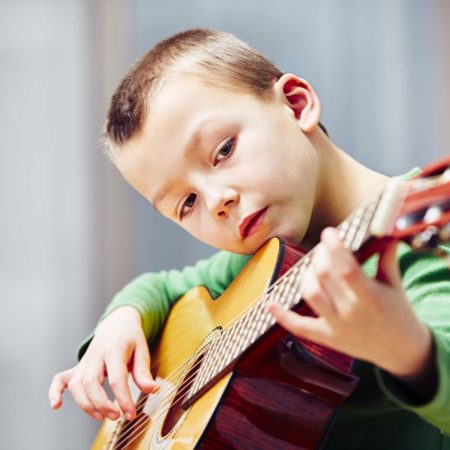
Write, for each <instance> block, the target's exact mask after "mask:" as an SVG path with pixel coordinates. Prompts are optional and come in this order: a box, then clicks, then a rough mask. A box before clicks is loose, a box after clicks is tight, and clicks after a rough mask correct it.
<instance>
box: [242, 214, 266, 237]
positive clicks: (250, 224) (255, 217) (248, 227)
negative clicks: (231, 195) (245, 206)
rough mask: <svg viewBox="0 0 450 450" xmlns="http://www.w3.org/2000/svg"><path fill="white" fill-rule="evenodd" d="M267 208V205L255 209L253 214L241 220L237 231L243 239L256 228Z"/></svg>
mask: <svg viewBox="0 0 450 450" xmlns="http://www.w3.org/2000/svg"><path fill="white" fill-rule="evenodd" d="M267 208H268V206H266V207H265V208H263V209H260V210H259V211H256V212H255V213H253V214H250V215H249V216H247V217H246V218H245V219H244V220H243V221H242V222H241V224H240V225H239V232H240V234H241V238H242V239H245V238H246V237H248V236H249V235H251V234H253V233H254V232H255V231H256V230H257V228H258V227H257V226H258V225H259V224H260V222H261V219H262V217H263V216H264V214H265V212H266V211H267Z"/></svg>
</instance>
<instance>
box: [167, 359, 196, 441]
mask: <svg viewBox="0 0 450 450" xmlns="http://www.w3.org/2000/svg"><path fill="white" fill-rule="evenodd" d="M202 360H203V355H200V356H199V358H198V359H197V360H196V361H195V363H194V364H193V365H192V367H191V368H190V369H189V371H188V372H187V374H186V375H185V377H184V378H183V381H182V382H181V384H180V385H179V386H178V389H177V392H176V394H175V396H174V398H173V399H172V402H171V405H170V408H169V410H168V411H167V414H166V417H165V419H164V423H163V425H162V427H161V436H162V437H165V436H167V435H168V434H169V433H170V432H171V431H172V430H173V429H174V427H175V426H176V425H177V423H178V421H179V420H180V419H181V417H182V416H183V414H184V413H185V412H186V410H185V409H184V408H183V403H184V401H185V399H186V398H187V395H188V394H189V391H190V389H191V386H192V384H193V382H194V381H195V376H196V373H197V372H198V370H199V368H200V366H201V362H202Z"/></svg>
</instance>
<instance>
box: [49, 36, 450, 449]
mask: <svg viewBox="0 0 450 450" xmlns="http://www.w3.org/2000/svg"><path fill="white" fill-rule="evenodd" d="M319 119H320V103H319V99H318V98H317V95H316V94H315V92H314V90H313V88H312V87H311V86H310V85H309V83H308V82H306V81H305V80H303V79H301V78H299V77H297V76H296V75H292V74H283V73H282V72H280V71H279V70H278V69H277V68H276V67H275V66H274V65H273V64H272V63H271V62H270V61H268V60H267V59H266V58H264V57H263V56H262V55H260V54H259V53H257V52H256V51H254V50H253V49H251V48H249V47H248V46H246V45H245V44H244V43H242V42H241V41H239V40H238V39H237V38H235V37H234V36H232V35H229V34H227V33H219V32H214V31H210V30H190V31H187V32H184V33H179V34H178V35H175V36H173V37H172V38H169V39H167V40H166V41H163V42H161V43H159V44H158V45H157V46H156V47H155V48H154V49H152V50H151V51H150V52H149V53H147V54H146V55H144V57H142V58H141V59H140V60H138V61H137V62H136V63H135V65H134V66H133V67H132V68H131V69H130V71H129V73H128V74H127V75H126V76H125V78H124V79H123V80H122V82H121V84H120V85H119V87H118V89H117V91H116V93H115V94H114V96H113V97H112V100H111V106H110V110H109V113H108V118H107V123H106V132H105V138H106V144H107V149H108V154H109V156H110V158H111V159H112V161H113V162H114V163H115V165H116V166H117V168H118V169H119V171H120V172H121V173H122V175H123V176H124V177H125V179H126V180H127V181H128V182H129V183H130V184H131V185H132V186H133V187H134V188H135V189H136V190H137V191H138V192H140V193H141V194H142V195H143V196H144V197H145V198H147V199H148V200H149V202H150V203H151V204H152V205H153V206H154V207H155V209H156V210H157V211H158V212H160V213H161V214H163V215H164V216H166V217H168V218H170V219H171V220H173V221H175V222H176V223H178V224H179V225H180V226H181V227H182V228H184V229H185V230H186V231H188V232H189V233H190V234H192V235H193V236H194V237H196V238H197V239H199V240H201V241H203V242H205V243H207V244H210V245H212V246H214V247H216V248H218V249H221V250H222V251H221V252H219V253H217V254H216V255H214V256H213V257H212V258H210V259H209V260H207V261H201V262H199V263H198V264H197V265H196V266H195V267H187V268H186V269H184V270H183V271H169V272H161V273H158V274H146V275H143V276H141V277H139V278H137V279H136V280H135V281H133V282H132V283H131V284H129V285H128V286H126V287H125V288H124V289H123V290H122V291H121V292H119V294H118V295H117V296H116V297H115V298H114V299H113V301H112V303H111V304H110V305H109V307H108V309H107V311H106V313H105V314H104V315H103V317H102V320H101V322H100V324H99V325H98V327H97V329H96V332H95V336H93V337H92V336H90V337H89V338H88V339H87V340H86V341H85V342H84V343H83V345H82V346H81V348H80V352H79V358H80V362H79V363H78V364H77V365H76V366H75V367H73V368H72V369H69V370H67V371H64V372H61V373H59V374H57V375H56V376H55V377H54V379H53V382H52V385H51V387H50V392H49V396H50V402H51V405H52V407H53V408H55V409H57V408H59V407H60V405H61V402H62V393H63V391H64V390H65V388H66V387H68V388H69V389H70V390H71V392H72V394H73V396H74V398H75V400H76V401H77V403H78V404H79V405H80V406H81V407H82V408H83V409H84V410H85V411H86V412H87V413H88V414H90V415H91V416H92V417H94V418H96V419H99V420H100V419H102V418H103V417H109V418H111V419H117V418H118V417H119V410H118V408H117V407H116V406H115V405H114V404H113V403H112V402H111V400H110V399H108V397H107V396H106V393H105V391H104V389H103V383H104V379H105V374H107V376H108V378H109V383H110V385H111V388H112V391H113V393H114V395H115V397H116V399H117V401H118V404H119V406H120V409H121V410H122V412H123V413H124V414H125V416H126V417H127V418H128V419H132V418H134V417H135V414H136V411H135V407H134V405H133V402H132V400H131V396H130V392H129V389H128V385H127V375H128V372H131V374H132V376H133V378H134V381H135V382H136V384H137V386H138V387H139V388H140V389H141V390H142V391H143V392H146V393H150V392H154V391H156V390H157V389H158V387H157V385H156V383H155V382H154V381H153V380H152V379H151V375H150V372H149V367H150V357H149V352H148V346H147V340H148V341H150V342H154V340H155V339H156V337H157V336H158V334H159V332H160V330H161V327H162V325H163V323H164V319H165V317H166V315H167V313H168V310H169V308H170V306H171V305H172V304H173V303H174V302H175V301H176V300H177V299H178V298H179V297H180V296H181V295H183V294H184V293H185V292H187V291H188V290H189V289H190V288H191V287H193V286H196V285H205V286H207V287H208V289H209V290H210V292H211V293H212V294H213V295H214V296H218V295H220V294H221V293H222V292H223V291H224V289H225V288H226V287H227V286H228V284H229V283H230V282H231V281H232V279H233V278H234V277H235V276H236V275H237V274H238V273H239V271H240V269H241V268H242V267H243V266H244V265H245V263H246V262H247V261H248V259H249V257H250V256H249V255H252V254H254V253H255V252H256V251H257V250H258V248H259V247H260V246H261V245H262V244H264V242H266V241H267V240H268V239H269V238H271V237H273V236H280V237H282V238H284V239H286V240H288V241H291V242H293V243H295V244H301V246H302V247H303V248H305V249H311V248H312V247H313V246H315V245H316V244H318V243H319V242H320V245H319V247H318V251H317V252H316V257H315V259H314V264H313V268H312V269H311V270H310V271H309V274H308V281H307V282H306V283H305V286H306V288H305V292H304V299H305V301H306V302H307V303H308V304H309V305H310V307H311V308H312V309H313V310H314V311H315V312H316V313H317V316H318V317H317V318H306V317H302V316H300V315H298V314H295V313H294V312H292V311H284V310H283V309H281V308H279V307H277V305H271V306H270V307H269V310H270V312H271V313H272V314H273V315H274V316H275V317H276V319H277V320H278V322H279V323H280V324H281V325H282V326H284V327H285V328H286V329H287V330H288V331H289V332H291V333H292V334H294V335H297V336H299V337H304V338H307V339H310V340H312V341H315V342H318V343H320V344H323V345H326V346H328V347H331V348H334V349H336V350H339V351H341V352H343V353H346V354H348V355H350V356H352V357H355V358H358V359H360V360H361V361H362V362H361V363H360V365H359V369H358V375H359V376H360V378H361V381H360V385H359V386H358V388H357V389H356V391H355V392H354V393H353V394H352V396H351V397H350V398H349V400H348V401H347V403H346V404H345V405H344V407H343V410H342V411H341V413H340V415H339V416H338V418H337V421H336V424H335V425H334V427H333V429H332V432H331V434H330V436H329V439H328V440H327V442H326V446H325V448H327V449H328V448H329V449H332V448H341V449H342V448H345V449H351V448H365V449H368V448H379V447H381V448H384V449H399V448H408V449H411V448H420V449H423V448H427V449H432V448H441V446H442V445H444V441H445V442H446V443H447V445H448V444H450V441H449V440H448V438H447V437H445V436H444V432H445V433H450V407H449V406H450V382H449V381H450V370H449V369H450V308H449V306H450V304H449V303H450V277H449V271H448V268H447V267H446V266H445V265H444V264H443V263H441V262H440V261H438V260H437V259H435V258H433V257H431V256H420V257H419V256H416V255H414V254H412V253H411V252H410V250H409V249H407V248H406V246H403V245H402V246H401V248H399V249H397V246H396V245H394V244H392V245H390V246H389V247H388V248H387V249H386V251H385V252H384V253H383V254H382V255H381V256H380V259H379V262H378V268H376V267H372V268H370V267H368V266H367V267H365V270H366V271H367V272H368V273H369V274H370V275H371V276H372V277H374V276H375V274H376V279H373V278H371V277H369V276H367V275H366V274H365V273H364V272H363V269H361V268H360V267H359V266H358V264H357V262H356V260H355V258H354V257H353V255H352V254H351V253H350V252H349V251H348V250H346V249H345V248H344V247H343V246H342V245H341V243H340V242H339V240H338V239H337V236H336V231H335V230H334V229H333V228H330V227H335V226H337V225H338V224H339V223H340V222H341V221H342V220H344V219H345V218H346V217H347V216H348V215H349V214H350V213H351V212H352V211H354V210H355V209H356V208H357V207H358V206H359V205H360V204H361V203H363V202H364V201H366V200H367V199H370V198H371V196H372V195H373V194H374V193H375V192H378V191H380V190H381V189H382V188H383V187H384V186H385V185H386V183H387V181H388V178H387V177H385V176H383V175H381V174H378V173H376V172H373V171H371V170H369V169H368V168H366V167H364V166H362V165H360V164H358V163H357V162H356V161H354V160H353V159H351V158H350V157H349V156H348V155H346V154H345V153H344V152H342V151H341V150H340V149H339V148H337V146H335V145H334V144H333V143H332V142H331V140H330V139H329V138H328V136H327V135H326V132H325V131H324V129H323V127H322V125H321V124H320V121H319ZM397 257H398V259H399V261H398V262H397ZM399 265H400V267H401V272H400V270H399Z"/></svg>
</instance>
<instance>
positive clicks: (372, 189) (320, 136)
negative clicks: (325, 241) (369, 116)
mask: <svg viewBox="0 0 450 450" xmlns="http://www.w3.org/2000/svg"><path fill="white" fill-rule="evenodd" d="M311 139H312V143H313V145H314V146H315V147H316V149H317V151H318V154H319V160H320V164H321V167H320V176H319V180H318V186H317V192H316V199H315V208H314V212H313V214H312V217H311V221H310V225H309V227H308V231H307V233H306V235H305V236H304V239H303V241H302V243H301V244H300V245H301V246H302V247H303V248H305V249H307V250H309V249H311V248H312V247H314V245H316V244H317V243H318V242H319V241H320V233H321V231H322V230H323V229H324V228H326V227H328V226H333V227H335V226H337V225H339V224H340V223H341V222H342V221H344V220H345V218H346V217H348V216H349V215H350V214H351V213H352V212H353V211H355V210H356V209H357V208H358V207H359V206H360V205H362V204H364V203H365V202H367V201H369V200H370V199H371V198H372V197H373V196H374V195H375V194H376V193H378V192H380V191H381V190H382V189H383V188H384V187H385V185H386V183H387V181H388V180H389V177H387V176H385V175H382V174H380V173H378V172H375V171H373V170H371V169H369V168H367V167H365V166H363V165H362V164H360V163H358V162H357V161H355V160H354V159H353V158H351V157H350V156H349V155H347V154H346V153H345V152H343V151H342V150H341V149H339V148H338V147H337V146H336V145H335V144H334V143H333V142H332V141H331V140H330V139H328V137H327V136H326V135H325V134H324V133H322V132H321V131H319V132H317V133H315V135H314V136H313V137H312V138H311Z"/></svg>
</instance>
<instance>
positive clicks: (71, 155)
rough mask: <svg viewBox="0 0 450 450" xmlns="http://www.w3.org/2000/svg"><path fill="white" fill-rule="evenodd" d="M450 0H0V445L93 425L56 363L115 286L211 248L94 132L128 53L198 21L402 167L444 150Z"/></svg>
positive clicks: (47, 440)
mask: <svg viewBox="0 0 450 450" xmlns="http://www.w3.org/2000/svg"><path fill="white" fill-rule="evenodd" d="M449 23H450V2H448V1H447V0H376V1H375V0H374V1H371V0H366V1H361V0H321V1H320V2H311V1H307V0H280V1H278V2H274V1H270V0H245V1H242V0H227V1H221V0H190V1H175V0H159V1H158V0H146V1H144V0H136V1H133V0H128V1H125V0H109V1H107V0H63V1H61V0H29V1H26V0H10V1H7V0H0V152H1V164H0V299H1V300H0V301H1V318H2V320H1V323H2V324H1V327H0V333H1V334H0V395H1V402H2V407H1V409H0V415H1V417H0V418H1V420H0V448H1V449H5V450H10V449H20V450H22V449H30V448H33V449H50V450H53V449H55V450H56V449H62V450H81V449H87V448H89V446H90V442H91V441H92V439H93V437H94V435H95V432H96V430H97V427H98V424H97V422H95V421H94V420H93V419H90V418H88V417H87V416H86V415H85V414H84V413H83V412H82V411H81V410H80V409H79V408H78V407H77V406H76V405H75V404H74V401H73V400H72V398H71V397H70V395H66V396H65V402H64V405H63V407H62V409H61V410H60V411H58V412H54V411H52V410H51V409H50V407H49V405H48V399H47V391H48V387H49V384H50V381H51V378H52V376H53V374H54V373H56V372H58V371H61V370H63V369H66V368H69V367H71V366H73V365H74V364H75V362H76V360H75V354H76V348H77V346H78V344H79V342H80V341H81V340H82V339H83V338H84V337H85V336H86V335H87V334H88V333H89V332H90V331H91V330H92V329H93V327H94V326H95V323H96V321H97V318H98V316H99V315H100V314H101V312H102V311H103V309H104V307H105V306H106V304H107V303H108V302H109V301H110V299H111V297H112V295H113V294H114V293H115V292H116V291H117V290H118V289H119V288H121V287H122V286H123V285H124V284H125V283H126V282H128V281H129V280H131V279H132V278H133V277H135V276H137V275H138V274H140V273H142V272H145V271H152V270H160V269H167V268H172V267H182V266H184V265H186V264H189V263H193V262H195V261H196V260H198V259H199V258H201V257H205V256H208V255H210V254H212V252H213V249H211V248H208V247H206V246H204V245H201V244H199V243H197V242H195V241H194V240H193V239H192V238H190V237H188V236H187V235H184V234H183V233H182V232H181V231H179V230H177V229H176V228H175V225H173V224H172V223H169V222H168V221H166V220H164V219H162V218H159V217H157V216H156V215H155V214H154V213H153V210H152V209H151V207H150V206H149V205H148V204H146V202H145V200H144V199H142V198H140V197H139V195H138V194H136V193H135V192H133V190H132V189H131V188H129V187H128V186H127V185H126V183H125V181H124V180H122V179H121V178H120V176H119V173H118V172H117V171H116V170H115V168H114V167H113V166H112V165H111V164H110V163H109V162H108V161H107V159H106V158H105V157H104V156H103V155H102V154H101V152H100V150H99V149H98V147H97V145H96V142H97V139H98V137H99V130H100V128H101V125H102V123H103V120H104V116H105V111H106V108H107V104H108V101H109V98H110V96H111V94H112V92H113V90H114V89H115V87H116V85H117V84H118V82H119V80H120V78H121V77H122V76H123V74H124V73H125V71H126V70H127V68H128V67H129V65H130V64H131V63H132V62H133V61H134V60H135V59H136V58H137V57H138V56H140V55H141V54H142V53H144V52H145V51H146V50H147V49H149V48H150V47H151V46H153V45H154V44H155V43H156V42H157V41H159V40H160V39H162V38H165V37H168V36H169V35H171V34H173V33H175V32H178V31H181V30H183V29H187V28H191V27H197V26H200V27H212V28H217V29H220V30H225V31H231V32H233V33H235V34H237V35H238V36H239V37H241V38H243V39H244V40H246V41H247V42H249V43H250V44H251V45H252V46H254V47H256V48H257V49H258V50H260V51H262V52H263V53H264V54H266V55H267V56H269V57H270V58H271V59H272V60H273V61H274V62H275V63H276V64H277V65H278V66H279V67H280V68H281V69H282V70H284V71H290V72H295V73H297V74H298V75H300V76H302V77H304V78H306V79H307V80H309V81H310V82H311V84H312V85H313V87H314V88H315V89H316V91H317V92H318V94H319V97H320V98H321V101H322V108H323V118H322V122H323V123H324V124H325V125H326V127H327V128H328V131H329V133H330V135H331V137H332V139H333V140H334V141H335V142H336V143H337V144H338V145H339V146H340V147H341V148H343V149H344V150H346V151H347V152H348V153H350V154H351V155H352V156H354V157H355V158H357V159H359V160H360V161H361V162H363V163H364V164H366V165H368V166H370V167H372V168H373V169H376V170H379V171H381V172H384V173H386V174H389V175H396V174H401V173H403V172H405V171H407V170H409V169H410V168H412V167H414V166H421V165H423V164H425V163H427V162H430V161H433V160H435V159H437V158H439V157H442V156H444V155H448V154H449V153H450V151H449V149H450V126H449V118H450V61H449V55H450V30H449V27H448V24H449Z"/></svg>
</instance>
